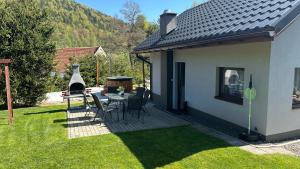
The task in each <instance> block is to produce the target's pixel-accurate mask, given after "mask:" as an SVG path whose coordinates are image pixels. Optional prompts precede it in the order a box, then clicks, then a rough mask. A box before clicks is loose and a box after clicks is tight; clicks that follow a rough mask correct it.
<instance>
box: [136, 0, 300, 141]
mask: <svg viewBox="0 0 300 169" xmlns="http://www.w3.org/2000/svg"><path fill="white" fill-rule="evenodd" d="M299 13H300V0H210V1H208V2H206V3H203V4H200V5H198V6H196V7H193V8H191V9H188V10H186V11H185V12H183V13H182V14H180V15H177V14H176V13H173V12H171V11H169V10H166V11H165V12H164V13H163V14H162V15H161V16H160V30H159V31H157V32H156V33H154V34H153V35H151V36H150V37H149V38H147V39H146V40H145V41H143V42H142V43H141V44H139V45H138V46H137V47H136V48H135V49H134V51H133V53H135V54H136V55H137V56H138V57H140V58H141V57H146V56H150V60H151V65H152V72H151V74H152V77H151V79H152V92H153V101H154V103H155V104H156V105H159V106H161V107H162V108H164V109H168V110H183V109H185V108H186V109H187V111H188V113H189V114H191V115H193V116H195V117H196V118H197V117H198V118H202V117H210V118H208V119H212V118H213V119H218V120H219V121H222V122H226V123H228V124H230V125H232V126H239V127H242V128H246V127H247V125H248V113H247V112H248V104H247V100H246V99H245V98H244V97H243V92H244V90H245V89H246V88H247V87H248V84H249V81H250V75H252V76H253V86H254V87H255V88H256V90H257V97H256V99H255V100H254V101H253V111H254V113H253V117H252V128H251V129H252V130H253V131H254V132H257V133H259V134H261V135H262V136H263V138H264V139H265V140H269V141H272V140H282V139H287V138H291V137H295V136H300V109H299V108H300V99H299V96H300V91H299V90H300V17H299Z"/></svg>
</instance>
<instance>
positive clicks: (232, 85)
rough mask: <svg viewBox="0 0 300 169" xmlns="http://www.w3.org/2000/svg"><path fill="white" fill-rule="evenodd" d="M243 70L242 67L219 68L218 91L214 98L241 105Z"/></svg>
mask: <svg viewBox="0 0 300 169" xmlns="http://www.w3.org/2000/svg"><path fill="white" fill-rule="evenodd" d="M244 72H245V70H244V69H242V68H219V86H218V89H219V93H218V96H217V97H216V98H217V99H221V100H224V101H229V102H232V103H237V104H241V105H242V104H243V95H244Z"/></svg>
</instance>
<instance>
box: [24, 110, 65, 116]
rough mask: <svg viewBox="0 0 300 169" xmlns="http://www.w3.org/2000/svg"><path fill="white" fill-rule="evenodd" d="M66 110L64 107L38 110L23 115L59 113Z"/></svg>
mask: <svg viewBox="0 0 300 169" xmlns="http://www.w3.org/2000/svg"><path fill="white" fill-rule="evenodd" d="M64 111H66V109H56V110H49V111H40V112H34V113H24V115H25V116H27V115H37V114H51V113H61V112H64Z"/></svg>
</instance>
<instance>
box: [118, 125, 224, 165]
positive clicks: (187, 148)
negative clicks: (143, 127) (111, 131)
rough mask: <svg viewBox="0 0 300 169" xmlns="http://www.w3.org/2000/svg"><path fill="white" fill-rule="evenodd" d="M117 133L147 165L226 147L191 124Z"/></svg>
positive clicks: (165, 162)
mask: <svg viewBox="0 0 300 169" xmlns="http://www.w3.org/2000/svg"><path fill="white" fill-rule="evenodd" d="M116 135H117V136H118V137H119V138H120V139H121V140H122V141H123V142H124V144H125V145H126V146H127V147H128V148H129V149H130V151H131V152H132V153H133V154H134V155H135V157H136V158H137V159H138V160H139V161H140V162H141V163H142V164H143V166H144V168H146V169H153V168H157V167H163V166H165V165H168V164H171V163H174V162H177V161H181V160H182V159H184V158H186V157H189V156H191V155H193V154H196V153H199V152H203V151H208V150H214V149H218V148H225V147H229V145H227V144H225V143H224V142H223V141H220V140H218V139H216V138H213V137H210V136H207V135H204V134H202V133H199V132H198V131H196V130H195V129H193V128H191V127H190V126H187V127H176V128H168V129H156V130H149V131H142V132H131V133H118V134H116Z"/></svg>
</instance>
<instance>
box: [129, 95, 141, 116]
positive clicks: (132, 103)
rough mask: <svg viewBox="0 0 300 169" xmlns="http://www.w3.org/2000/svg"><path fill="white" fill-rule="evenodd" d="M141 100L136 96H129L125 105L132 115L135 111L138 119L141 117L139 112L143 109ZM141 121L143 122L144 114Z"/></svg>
mask: <svg viewBox="0 0 300 169" xmlns="http://www.w3.org/2000/svg"><path fill="white" fill-rule="evenodd" d="M142 102H143V100H142V99H141V98H140V97H138V96H135V95H133V96H129V97H128V105H127V111H128V113H131V114H132V116H134V112H137V115H138V119H140V117H141V112H142V109H143V103H142ZM142 121H143V122H144V116H143V117H142Z"/></svg>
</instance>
